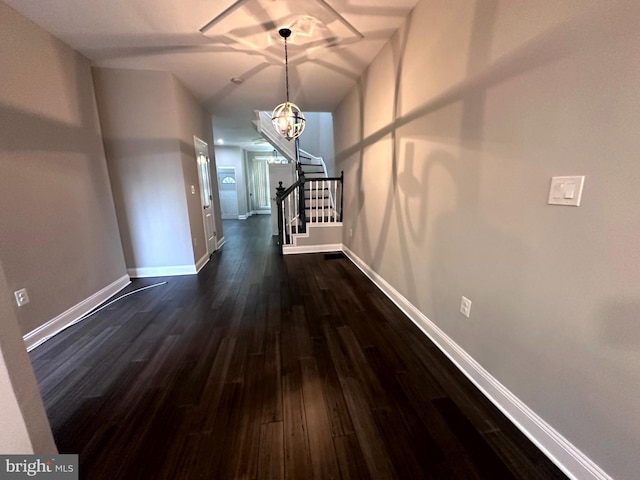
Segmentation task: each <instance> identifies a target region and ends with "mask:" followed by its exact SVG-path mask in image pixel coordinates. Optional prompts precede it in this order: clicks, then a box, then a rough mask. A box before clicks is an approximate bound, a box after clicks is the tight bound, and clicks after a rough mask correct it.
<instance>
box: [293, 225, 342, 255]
mask: <svg viewBox="0 0 640 480" xmlns="http://www.w3.org/2000/svg"><path fill="white" fill-rule="evenodd" d="M343 225H344V224H343V223H342V222H324V223H323V222H307V225H306V228H307V231H306V232H304V233H294V234H293V235H292V236H291V239H292V240H293V243H291V244H289V245H284V248H308V246H306V245H302V246H300V247H298V239H299V238H309V235H311V233H310V232H311V230H312V229H314V228H322V227H342V226H343ZM335 245H337V246H338V247H339V248H338V250H337V251H339V252H341V251H342V244H337V243H336V244H334V246H335ZM319 251H320V250H314V251H313V252H301V253H314V252H319ZM332 251H334V250H332ZM283 253H284V250H283ZM294 253H295V252H294Z"/></svg>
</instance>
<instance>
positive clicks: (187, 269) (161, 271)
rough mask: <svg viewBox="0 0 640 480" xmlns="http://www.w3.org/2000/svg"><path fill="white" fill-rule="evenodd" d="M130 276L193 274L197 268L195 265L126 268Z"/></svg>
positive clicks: (196, 271)
mask: <svg viewBox="0 0 640 480" xmlns="http://www.w3.org/2000/svg"><path fill="white" fill-rule="evenodd" d="M127 273H129V276H130V277H131V278H147V277H176V276H179V275H195V274H196V273H198V269H197V268H196V266H195V265H168V266H166V267H140V268H127Z"/></svg>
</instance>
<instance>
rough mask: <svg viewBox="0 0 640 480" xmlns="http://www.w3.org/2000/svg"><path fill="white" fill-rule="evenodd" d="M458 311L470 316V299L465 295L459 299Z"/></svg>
mask: <svg viewBox="0 0 640 480" xmlns="http://www.w3.org/2000/svg"><path fill="white" fill-rule="evenodd" d="M460 313H461V314H462V315H464V316H465V317H467V318H469V317H470V316H471V300H469V299H468V298H467V297H465V296H463V297H462V300H461V301H460Z"/></svg>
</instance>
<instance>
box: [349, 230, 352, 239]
mask: <svg viewBox="0 0 640 480" xmlns="http://www.w3.org/2000/svg"><path fill="white" fill-rule="evenodd" d="M351 237H353V228H350V229H349V238H351Z"/></svg>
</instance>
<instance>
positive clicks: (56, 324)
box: [22, 275, 131, 351]
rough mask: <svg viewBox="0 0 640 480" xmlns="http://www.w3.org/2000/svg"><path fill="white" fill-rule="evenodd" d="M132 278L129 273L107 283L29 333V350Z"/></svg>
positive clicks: (26, 340) (27, 344) (27, 338)
mask: <svg viewBox="0 0 640 480" xmlns="http://www.w3.org/2000/svg"><path fill="white" fill-rule="evenodd" d="M130 283H131V280H130V279H129V275H124V276H122V277H120V278H119V279H118V280H116V281H115V282H113V283H112V284H110V285H107V286H106V287H104V288H103V289H102V290H100V291H99V292H96V293H94V294H93V295H91V296H90V297H89V298H87V299H85V300H83V301H82V302H80V303H78V304H77V305H75V306H73V307H71V308H70V309H68V310H67V311H65V312H63V313H61V314H60V315H58V316H57V317H55V318H53V319H51V320H49V321H48V322H47V323H45V324H44V325H41V326H40V327H38V328H36V329H35V330H32V331H31V332H29V333H27V334H26V335H25V336H24V337H22V338H23V340H24V343H25V345H26V347H27V351H31V350H33V349H34V348H36V347H37V346H38V345H41V344H43V343H44V342H46V341H47V340H48V339H50V338H51V337H53V336H54V335H55V334H56V333H58V332H60V331H61V330H64V329H65V328H66V327H67V326H68V325H70V324H71V323H73V322H75V321H76V320H77V319H78V318H82V317H83V316H84V315H86V314H87V313H89V312H90V311H91V310H93V309H94V308H96V307H97V306H98V305H100V304H101V303H103V302H104V301H105V300H107V299H109V298H111V297H112V296H114V295H115V294H116V293H118V292H119V291H120V290H122V289H123V288H124V287H126V286H127V285H129V284H130Z"/></svg>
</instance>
